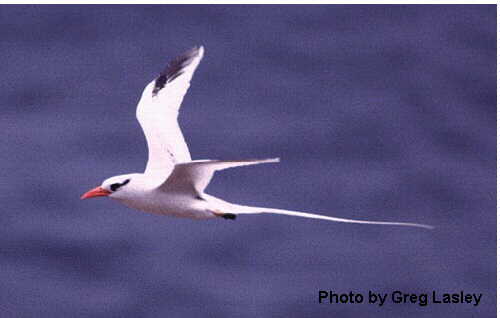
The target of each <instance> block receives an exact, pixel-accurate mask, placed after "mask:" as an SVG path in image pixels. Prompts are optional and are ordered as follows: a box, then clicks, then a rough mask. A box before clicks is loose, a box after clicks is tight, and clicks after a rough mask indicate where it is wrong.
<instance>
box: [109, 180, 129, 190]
mask: <svg viewBox="0 0 500 318" xmlns="http://www.w3.org/2000/svg"><path fill="white" fill-rule="evenodd" d="M129 182H130V179H127V180H125V181H123V182H122V183H113V184H112V185H110V186H109V188H110V189H111V191H113V192H115V191H116V190H118V189H119V188H120V187H123V186H124V185H126V184H127V183H129Z"/></svg>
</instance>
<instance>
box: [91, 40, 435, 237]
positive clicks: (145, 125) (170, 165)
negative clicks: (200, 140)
mask: <svg viewBox="0 0 500 318" xmlns="http://www.w3.org/2000/svg"><path fill="white" fill-rule="evenodd" d="M203 53H204V49H203V47H199V48H194V49H192V50H190V51H188V52H186V53H185V54H183V55H181V56H179V57H177V58H176V59H174V60H172V61H171V62H170V63H169V65H168V66H167V68H166V69H165V70H164V71H163V72H162V73H161V74H160V75H159V76H158V77H157V78H156V79H155V80H153V81H152V82H151V83H149V84H148V85H147V86H146V88H145V89H144V91H143V93H142V96H141V100H140V101H139V104H138V106H137V119H138V120H139V123H140V124H141V127H142V129H143V131H144V134H145V136H146V141H147V143H148V163H147V165H146V169H145V171H144V173H134V174H126V175H120V176H116V177H112V178H109V179H107V180H105V181H104V182H103V183H102V185H101V186H99V187H97V188H95V189H93V190H91V191H88V192H87V193H85V194H84V195H83V196H82V199H86V198H91V197H96V196H108V197H110V198H112V199H115V200H117V201H119V202H121V203H122V204H124V205H126V206H129V207H131V208H134V209H137V210H140V211H144V212H149V213H154V214H160V215H169V216H175V217H182V218H192V219H208V218H216V217H223V218H229V219H234V218H235V217H236V215H238V214H257V213H273V214H283V215H292V216H299V217H306V218H313V219H322V220H328V221H335V222H344V223H359V224H382V225H403V226H414V227H422V228H431V227H430V226H428V225H423V224H416V223H400V222H378V221H361V220H351V219H343V218H336V217H330V216H324V215H318V214H312V213H304V212H297V211H289V210H281V209H272V208H259V207H252V206H244V205H238V204H233V203H229V202H226V201H224V200H221V199H219V198H216V197H213V196H211V195H208V194H206V193H205V188H206V187H207V186H208V184H209V182H210V180H211V179H212V177H213V175H214V173H215V172H216V171H219V170H223V169H227V168H233V167H240V166H247V165H254V164H260V163H270V162H278V161H279V160H278V159H277V158H275V159H264V160H236V161H235V160H232V161H222V160H194V161H193V160H192V159H191V155H190V153H189V149H188V147H187V144H186V142H185V141H184V137H183V135H182V132H181V130H180V127H179V125H178V122H177V117H178V114H179V108H180V106H181V103H182V100H183V98H184V95H185V94H186V92H187V90H188V88H189V85H190V81H191V78H192V76H193V74H194V71H195V70H196V68H197V67H198V64H199V63H200V61H201V59H202V58H203Z"/></svg>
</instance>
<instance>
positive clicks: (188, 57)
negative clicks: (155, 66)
mask: <svg viewBox="0 0 500 318" xmlns="http://www.w3.org/2000/svg"><path fill="white" fill-rule="evenodd" d="M199 50H200V48H198V47H194V48H192V49H191V50H189V51H187V52H185V53H184V54H182V55H180V56H178V57H176V58H175V59H173V60H172V61H170V62H169V63H168V65H167V67H166V68H165V69H164V70H163V72H161V73H160V76H158V77H157V78H156V81H155V87H154V89H153V96H156V95H157V94H158V92H159V91H160V90H161V89H162V88H164V87H165V85H167V84H168V83H170V82H171V81H173V80H174V79H176V78H177V77H179V76H180V75H182V73H184V68H185V67H186V66H188V65H189V64H191V62H192V61H193V59H194V58H195V57H196V56H198V53H199Z"/></svg>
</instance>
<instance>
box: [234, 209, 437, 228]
mask: <svg viewBox="0 0 500 318" xmlns="http://www.w3.org/2000/svg"><path fill="white" fill-rule="evenodd" d="M235 208H236V210H235V211H233V212H232V213H234V214H259V213H270V214H282V215H291V216H298V217H303V218H309V219H319V220H326V221H333V222H343V223H356V224H377V225H397V226H412V227H420V228H424V229H427V230H432V229H434V226H431V225H426V224H419V223H406V222H382V221H363V220H352V219H344V218H337V217H332V216H325V215H319V214H313V213H305V212H297V211H289V210H282V209H271V208H259V207H251V206H244V205H236V206H235Z"/></svg>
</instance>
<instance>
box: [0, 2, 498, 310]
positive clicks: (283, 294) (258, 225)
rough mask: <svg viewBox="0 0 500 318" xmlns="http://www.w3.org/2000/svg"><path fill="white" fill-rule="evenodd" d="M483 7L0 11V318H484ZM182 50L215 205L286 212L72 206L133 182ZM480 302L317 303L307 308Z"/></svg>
mask: <svg viewBox="0 0 500 318" xmlns="http://www.w3.org/2000/svg"><path fill="white" fill-rule="evenodd" d="M495 10H496V9H495V6H493V5H478V6H472V5H469V6H380V5H378V6H333V5H332V6H37V7H35V6H2V7H0V41H1V47H2V49H1V50H0V70H1V76H2V80H1V81H0V107H1V116H0V127H1V128H2V130H1V131H2V142H1V143H0V153H1V155H0V166H1V172H0V181H1V183H0V200H1V201H0V202H1V222H0V223H1V224H0V231H1V240H0V282H1V287H0V316H1V317H202V316H208V317H333V316H336V317H403V316H404V317H472V316H474V317H492V316H493V315H494V314H495V300H496V290H495V286H496V269H495V259H496V250H495V246H496V240H495V238H496V217H495V214H496V210H495V205H496V203H495V198H496V195H495V186H496V183H495V182H496V179H495V173H496V165H495V159H496V152H495V151H496V148H495V146H496V142H495V131H496V130H495V123H496V33H495V29H496V17H495ZM197 44H203V45H205V47H206V56H205V59H204V60H203V62H202V64H201V65H200V67H199V69H198V71H197V73H196V74H195V77H194V80H193V82H192V86H191V90H190V91H189V93H188V94H187V96H186V98H185V100H184V107H183V109H182V114H181V116H180V121H181V126H182V127H183V130H184V133H185V135H186V138H187V141H188V143H189V145H190V149H191V153H192V155H193V158H195V159H202V158H210V159H241V158H255V157H258V158H265V157H275V156H279V157H281V158H282V163H281V164H279V165H261V166H255V167H246V168H240V169H232V170H228V171H225V172H223V173H219V174H218V176H217V177H216V178H215V180H214V182H213V183H212V184H211V185H210V187H209V189H208V190H209V191H208V192H209V193H211V194H214V195H218V196H221V197H223V198H225V199H227V200H229V201H233V202H238V203H243V204H253V205H258V206H269V207H277V208H280V207H281V208H289V209H295V210H302V211H311V212H320V213H324V214H327V215H332V216H340V217H350V218H359V219H371V220H399V221H408V222H421V223H428V224H433V225H435V226H437V229H436V230H434V231H425V230H421V229H412V228H398V227H382V226H366V225H350V224H337V223H329V222H322V221H318V220H305V219H300V218H292V217H284V216H246V217H240V218H239V219H238V220H237V221H236V222H230V221H224V220H211V221H192V220H183V219H173V218H168V217H160V216H154V215H148V214H144V213H138V212H136V211H133V210H130V209H128V208H126V207H123V206H120V205H119V204H117V203H116V202H113V201H111V200H106V199H96V200H88V201H80V200H79V196H80V195H81V194H82V193H83V192H84V191H86V190H88V189H89V188H90V187H93V186H96V185H98V184H100V183H101V181H102V180H103V179H105V178H107V177H110V176H113V175H116V174H122V173H128V172H134V171H142V169H143V167H144V164H145V160H146V145H145V141H144V140H143V136H142V132H141V130H140V129H139V125H138V123H137V122H136V120H135V107H136V102H137V100H138V98H139V96H140V93H141V91H142V89H143V87H144V86H145V85H146V84H147V83H148V82H149V81H150V80H151V79H152V78H153V77H154V76H156V74H157V73H158V72H159V71H160V70H161V69H162V68H163V67H164V65H165V63H166V62H167V61H168V59H169V58H171V57H174V56H176V55H177V54H179V53H181V52H183V51H184V50H186V49H188V48H190V47H193V46H194V45H197ZM319 289H327V290H330V289H331V290H334V291H337V292H349V291H355V292H359V293H363V294H365V295H366V294H367V293H368V290H374V291H377V292H387V293H390V292H392V291H394V290H401V291H403V292H413V293H422V292H431V291H432V290H437V291H438V292H460V291H461V290H464V291H466V292H471V293H472V292H474V293H483V298H482V301H481V303H480V305H479V306H478V307H473V306H472V305H470V304H469V305H460V304H458V305H457V304H455V305H429V306H427V307H420V306H418V305H416V304H407V305H401V304H399V305H398V304H386V305H384V306H383V307H377V306H375V305H368V304H364V305H328V304H322V305H319V304H318V299H317V298H318V290H319Z"/></svg>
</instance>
